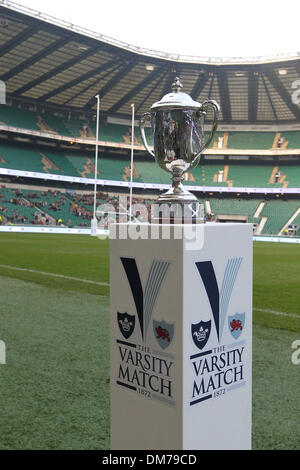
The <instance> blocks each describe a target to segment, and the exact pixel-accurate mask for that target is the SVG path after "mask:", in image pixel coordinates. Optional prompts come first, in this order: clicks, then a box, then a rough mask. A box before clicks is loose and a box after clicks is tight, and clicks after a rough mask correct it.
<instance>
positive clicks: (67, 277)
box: [0, 264, 109, 287]
mask: <svg viewBox="0 0 300 470" xmlns="http://www.w3.org/2000/svg"><path fill="white" fill-rule="evenodd" d="M0 268H4V269H12V270H14V271H25V272H29V273H34V274H41V275H42V276H50V277H59V278H62V279H68V280H71V281H78V282H85V283H86V284H95V285H97V286H107V287H108V286H109V284H108V283H107V282H97V281H90V280H89V279H81V278H79V277H72V276H65V275H64V274H55V273H47V272H45V271H37V270H35V269H29V268H18V267H17V266H8V265H6V264H0Z"/></svg>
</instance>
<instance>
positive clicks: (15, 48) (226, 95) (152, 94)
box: [0, 0, 300, 124]
mask: <svg viewBox="0 0 300 470" xmlns="http://www.w3.org/2000/svg"><path fill="white" fill-rule="evenodd" d="M177 75H178V76H180V78H181V81H182V83H183V85H184V91H185V92H187V93H189V94H191V96H192V97H193V99H195V100H197V101H203V100H204V99H205V98H212V99H215V100H217V101H218V102H219V103H220V105H221V121H222V122H223V123H226V124H230V123H232V124H236V123H239V124H240V123H253V124H268V123H270V124H274V123H276V124H279V123H282V124H283V123H298V122H299V120H300V107H299V106H298V105H297V104H295V103H293V100H292V93H293V91H294V88H293V86H294V87H295V86H296V87H299V88H300V82H299V84H297V80H300V56H299V55H297V54H295V55H285V56H283V55H278V56H273V57H264V58H262V57H256V58H239V59H237V58H223V59H222V58H201V57H198V58H197V57H186V56H179V55H172V54H166V53H161V52H157V51H151V50H147V49H141V48H139V47H135V46H132V45H129V44H125V43H122V42H120V41H116V40H113V39H111V38H107V37H104V36H103V35H101V34H97V33H93V32H91V31H88V30H86V29H84V28H80V27H77V26H74V25H72V24H69V23H67V22H65V21H61V20H58V19H55V18H53V17H49V16H48V15H43V14H42V13H39V12H36V11H33V10H31V9H28V8H26V7H22V6H20V5H17V4H15V3H13V2H10V1H8V0H0V80H2V81H4V82H5V84H6V91H7V97H8V99H11V100H12V101H24V102H28V103H35V104H37V105H45V104H47V105H49V106H53V107H59V108H61V109H64V110H74V111H78V110H80V111H85V112H94V110H95V107H96V100H95V95H96V94H99V95H100V97H101V111H102V112H103V113H105V114H107V115H109V116H117V117H129V116H130V115H131V107H130V105H131V103H134V104H135V110H136V115H141V114H142V113H143V112H145V111H148V110H149V108H150V106H151V105H152V103H154V102H155V101H158V100H160V99H161V98H162V96H163V95H164V94H166V93H168V92H169V91H170V87H171V84H172V81H173V79H174V77H175V76H177ZM295 82H296V85H293V83H294V84H295Z"/></svg>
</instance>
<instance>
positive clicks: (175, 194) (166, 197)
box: [157, 183, 199, 204]
mask: <svg viewBox="0 0 300 470" xmlns="http://www.w3.org/2000/svg"><path fill="white" fill-rule="evenodd" d="M157 202H158V203H161V204H163V203H165V202H166V203H168V204H182V203H186V204H190V203H196V202H199V201H198V199H197V198H196V196H194V194H192V193H190V192H189V191H187V190H186V189H185V188H184V186H183V185H182V184H181V183H180V184H178V185H176V186H171V188H170V189H169V190H168V191H167V192H166V193H164V194H162V195H161V196H159V198H158V199H157Z"/></svg>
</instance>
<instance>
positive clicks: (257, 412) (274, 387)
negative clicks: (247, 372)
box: [0, 233, 300, 450]
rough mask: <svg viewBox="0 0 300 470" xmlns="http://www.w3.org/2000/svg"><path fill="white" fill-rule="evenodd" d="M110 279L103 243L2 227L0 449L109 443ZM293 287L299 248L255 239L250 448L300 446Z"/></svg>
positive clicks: (298, 295) (298, 297) (297, 297)
mask: <svg viewBox="0 0 300 470" xmlns="http://www.w3.org/2000/svg"><path fill="white" fill-rule="evenodd" d="M11 267H13V268H19V269H12V268H11ZM37 271H39V272H42V273H44V274H40V273H39V272H37ZM45 273H53V274H56V275H59V276H49V275H47V274H45ZM84 280H89V281H93V282H92V283H88V282H84ZM108 283H109V260H108V241H107V240H103V241H100V240H98V239H97V238H94V237H90V236H81V235H80V236H79V235H78V236H76V235H53V234H49V235H46V234H41V235H31V234H14V233H8V234H5V233H1V234H0V340H3V341H4V342H5V344H6V365H0V404H1V406H0V449H2V450H3V449H37V450H38V449H50V450H51V449H109V446H110V443H109V413H110V409H109V346H108V345H109V326H108V320H109V298H108V295H109V287H108ZM299 285H300V246H298V245H289V244H280V243H262V242H257V243H255V244H254V299H253V305H254V312H253V316H254V325H253V326H254V328H253V448H254V449H299V448H300V427H299V413H300V395H299V389H300V365H295V364H293V363H292V361H291V355H292V352H293V350H292V348H291V345H292V342H293V341H294V340H300V289H299ZM233 412H234V410H233Z"/></svg>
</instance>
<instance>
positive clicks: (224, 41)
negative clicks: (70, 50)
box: [15, 0, 300, 57]
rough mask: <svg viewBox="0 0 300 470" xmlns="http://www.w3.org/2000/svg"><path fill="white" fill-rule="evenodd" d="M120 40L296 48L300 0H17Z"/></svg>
mask: <svg viewBox="0 0 300 470" xmlns="http://www.w3.org/2000/svg"><path fill="white" fill-rule="evenodd" d="M15 3H18V4H20V5H24V6H27V7H29V8H33V9H35V10H38V11H41V12H42V13H47V14H49V15H52V16H55V17H56V18H60V19H63V20H66V21H68V22H72V23H73V24H76V25H79V26H83V27H85V28H87V29H90V30H92V31H95V32H98V33H101V34H103V35H105V36H109V37H111V38H114V39H118V40H120V41H122V42H126V43H129V44H132V45H135V46H140V47H145V48H148V49H154V50H157V51H162V52H168V53H175V54H180V55H192V56H198V57H253V56H266V55H273V54H282V53H291V52H298V51H300V39H299V32H298V31H299V18H300V2H299V1H298V0H284V1H282V0H281V1H279V0H250V1H249V0H223V1H221V0H206V1H203V0H180V1H179V0H171V1H166V0H139V1H138V0H128V1H125V0H123V1H122V0H84V1H83V2H81V1H76V0H15Z"/></svg>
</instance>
